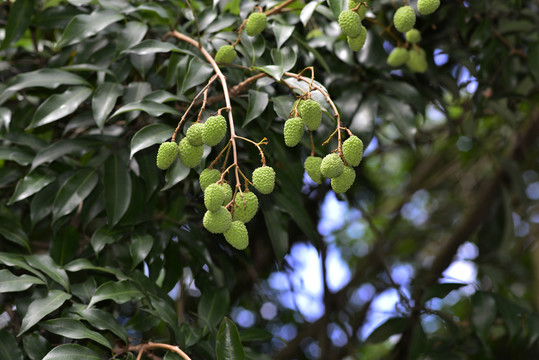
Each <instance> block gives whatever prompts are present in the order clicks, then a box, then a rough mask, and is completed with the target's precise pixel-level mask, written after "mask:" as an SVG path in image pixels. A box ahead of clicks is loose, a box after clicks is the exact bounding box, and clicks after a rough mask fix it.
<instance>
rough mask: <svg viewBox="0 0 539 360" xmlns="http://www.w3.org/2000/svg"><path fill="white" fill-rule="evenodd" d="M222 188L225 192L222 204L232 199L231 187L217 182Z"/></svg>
mask: <svg viewBox="0 0 539 360" xmlns="http://www.w3.org/2000/svg"><path fill="white" fill-rule="evenodd" d="M219 186H221V187H222V188H223V191H224V192H225V198H224V199H223V205H227V204H228V203H229V202H231V201H232V188H231V187H230V185H229V184H227V183H221V184H219Z"/></svg>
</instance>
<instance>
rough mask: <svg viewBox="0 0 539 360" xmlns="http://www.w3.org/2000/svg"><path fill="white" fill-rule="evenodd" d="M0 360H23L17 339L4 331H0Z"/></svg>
mask: <svg viewBox="0 0 539 360" xmlns="http://www.w3.org/2000/svg"><path fill="white" fill-rule="evenodd" d="M0 358H1V359H2V360H23V359H24V358H23V355H22V351H21V349H19V347H18V346H17V339H15V337H14V336H13V335H11V334H10V333H9V332H7V331H6V330H0Z"/></svg>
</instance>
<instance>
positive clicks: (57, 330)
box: [40, 318, 112, 349]
mask: <svg viewBox="0 0 539 360" xmlns="http://www.w3.org/2000/svg"><path fill="white" fill-rule="evenodd" d="M40 326H41V327H42V328H44V329H45V330H47V331H50V332H51V333H53V334H57V335H60V336H64V337H66V338H69V339H90V340H93V341H95V342H97V343H99V344H101V345H103V346H105V347H107V348H109V349H112V345H111V344H110V342H109V341H108V340H107V339H105V337H104V336H103V335H101V334H99V333H98V332H95V331H93V330H90V329H88V328H87V327H86V326H84V324H83V323H82V322H81V321H80V320H75V319H71V318H56V319H51V320H47V321H45V322H43V323H41V324H40Z"/></svg>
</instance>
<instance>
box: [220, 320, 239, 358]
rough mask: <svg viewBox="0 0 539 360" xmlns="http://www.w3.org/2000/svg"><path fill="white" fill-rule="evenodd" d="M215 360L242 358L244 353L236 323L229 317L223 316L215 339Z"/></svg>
mask: <svg viewBox="0 0 539 360" xmlns="http://www.w3.org/2000/svg"><path fill="white" fill-rule="evenodd" d="M215 355H216V357H217V360H243V359H245V353H244V351H243V346H242V345H241V340H240V334H239V333H238V329H237V328H236V325H235V324H234V323H233V322H232V320H230V319H229V318H224V319H223V322H222V323H221V326H219V332H218V333H217V338H216V340H215Z"/></svg>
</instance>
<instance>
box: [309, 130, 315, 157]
mask: <svg viewBox="0 0 539 360" xmlns="http://www.w3.org/2000/svg"><path fill="white" fill-rule="evenodd" d="M309 137H310V138H311V156H314V154H315V148H314V140H313V132H312V131H309Z"/></svg>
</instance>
